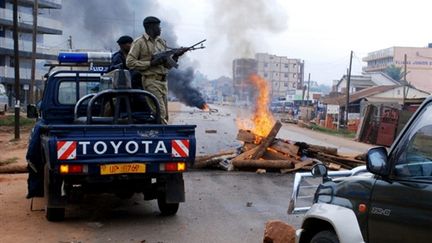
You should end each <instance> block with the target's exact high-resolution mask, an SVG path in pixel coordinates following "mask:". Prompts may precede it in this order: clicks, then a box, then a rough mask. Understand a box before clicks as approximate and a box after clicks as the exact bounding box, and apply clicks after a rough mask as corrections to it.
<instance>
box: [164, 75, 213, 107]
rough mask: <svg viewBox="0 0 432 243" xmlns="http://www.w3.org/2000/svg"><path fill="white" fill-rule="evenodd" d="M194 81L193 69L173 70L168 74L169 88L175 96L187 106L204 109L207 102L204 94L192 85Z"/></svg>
mask: <svg viewBox="0 0 432 243" xmlns="http://www.w3.org/2000/svg"><path fill="white" fill-rule="evenodd" d="M193 79H194V70H193V68H192V67H188V68H186V69H173V70H171V71H170V72H169V73H168V86H169V89H170V90H171V91H172V92H173V94H174V95H175V96H176V97H177V98H178V99H179V100H180V101H181V102H182V103H184V104H185V105H187V106H192V107H197V108H199V109H204V108H205V104H206V102H205V101H204V98H203V96H202V94H201V93H200V92H199V91H198V90H197V89H196V88H194V87H192V85H191V81H192V80H193Z"/></svg>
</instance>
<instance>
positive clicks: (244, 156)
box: [231, 146, 259, 162]
mask: <svg viewBox="0 0 432 243" xmlns="http://www.w3.org/2000/svg"><path fill="white" fill-rule="evenodd" d="M258 148H259V147H258V146H256V147H255V148H253V149H251V150H248V151H246V152H244V153H241V154H240V155H238V156H237V157H235V158H234V159H232V160H231V162H235V161H236V160H245V159H250V158H251V157H252V155H253V154H254V153H255V152H256V151H257V150H258Z"/></svg>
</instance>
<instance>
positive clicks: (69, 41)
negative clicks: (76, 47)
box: [68, 35, 72, 50]
mask: <svg viewBox="0 0 432 243" xmlns="http://www.w3.org/2000/svg"><path fill="white" fill-rule="evenodd" d="M68 46H69V49H70V50H72V36H71V35H70V36H69V38H68Z"/></svg>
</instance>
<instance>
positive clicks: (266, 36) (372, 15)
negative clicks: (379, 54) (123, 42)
mask: <svg viewBox="0 0 432 243" xmlns="http://www.w3.org/2000/svg"><path fill="white" fill-rule="evenodd" d="M275 1H276V2H275V3H272V2H273V1H265V2H267V3H268V4H276V5H277V9H279V11H280V12H279V13H277V16H273V17H275V18H276V19H278V20H279V21H281V24H286V25H285V26H284V28H283V29H282V30H279V31H275V32H267V31H264V30H263V29H259V30H257V31H251V32H249V33H248V34H249V35H250V38H251V39H254V42H255V43H258V45H256V48H255V51H256V52H267V53H271V54H276V55H281V56H288V57H290V58H300V59H302V60H304V61H305V76H306V77H307V74H308V73H311V76H312V80H316V81H318V82H320V83H325V84H331V81H332V80H334V79H339V78H340V77H341V76H342V75H343V74H344V73H346V70H347V68H348V64H349V54H350V51H351V50H353V51H354V59H353V74H359V73H361V67H362V65H364V64H363V63H362V62H361V59H362V57H364V56H366V55H367V53H368V52H371V51H375V50H379V49H383V48H387V47H391V46H415V47H424V46H427V44H428V43H429V42H432V35H431V33H432V32H431V23H432V19H431V17H430V16H431V9H432V2H430V1H427V0H411V1H394V0H393V1H391V0H379V1H378V0H362V1H359V0H326V1H323V0H296V1H292V0H288V1H278V0H275ZM223 2H228V3H229V2H230V1H224V0H213V1H211V0H209V1H202V0H170V1H160V5H161V8H162V9H163V12H164V13H166V14H165V16H161V18H162V19H167V20H169V21H171V22H173V23H174V29H175V31H176V34H177V36H178V40H179V43H180V44H183V45H188V44H192V43H194V42H196V41H199V40H201V39H204V38H206V39H207V44H206V45H207V49H204V50H198V51H195V52H191V53H188V54H187V55H188V56H189V57H190V58H192V59H194V60H196V61H197V62H198V63H199V70H200V71H201V72H203V73H204V74H206V75H208V77H209V78H217V77H219V76H221V75H227V76H232V74H231V70H232V68H231V61H232V60H227V59H230V58H229V56H226V55H223V54H222V53H223V52H224V49H226V48H227V47H226V45H227V41H223V40H222V39H221V38H219V37H223V36H224V29H222V28H220V26H219V29H214V27H215V23H214V22H215V21H217V18H216V16H215V14H214V8H215V4H220V3H223ZM231 2H235V1H231ZM226 5H227V6H223V8H224V9H225V11H227V12H233V11H234V13H236V12H237V11H238V10H239V9H238V8H239V6H235V7H232V6H229V5H230V4H226ZM242 8H244V9H243V11H238V12H239V13H240V15H242V16H239V19H247V18H248V16H245V14H244V13H245V12H247V10H248V8H250V6H248V4H245V5H243V6H242ZM244 10H246V11H244ZM266 14H267V13H266ZM162 31H163V30H162ZM239 31H240V30H239Z"/></svg>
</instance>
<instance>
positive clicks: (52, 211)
mask: <svg viewBox="0 0 432 243" xmlns="http://www.w3.org/2000/svg"><path fill="white" fill-rule="evenodd" d="M44 186H45V188H44V196H45V201H46V202H45V203H46V204H45V217H46V219H47V220H48V221H51V222H58V221H63V220H64V217H65V208H59V207H55V208H54V207H49V198H50V196H49V195H50V172H49V168H48V163H45V167H44Z"/></svg>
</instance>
